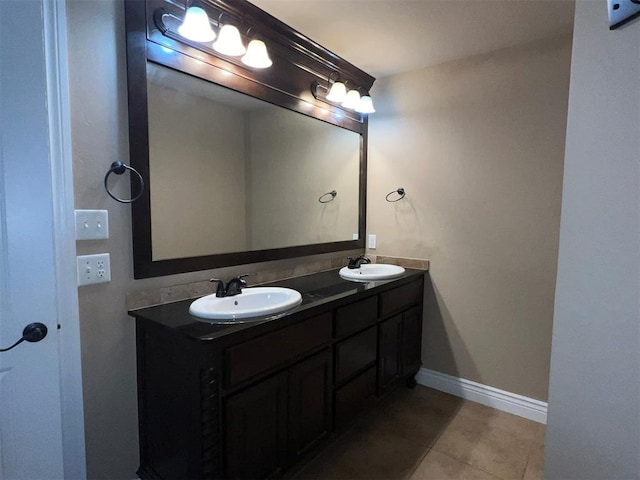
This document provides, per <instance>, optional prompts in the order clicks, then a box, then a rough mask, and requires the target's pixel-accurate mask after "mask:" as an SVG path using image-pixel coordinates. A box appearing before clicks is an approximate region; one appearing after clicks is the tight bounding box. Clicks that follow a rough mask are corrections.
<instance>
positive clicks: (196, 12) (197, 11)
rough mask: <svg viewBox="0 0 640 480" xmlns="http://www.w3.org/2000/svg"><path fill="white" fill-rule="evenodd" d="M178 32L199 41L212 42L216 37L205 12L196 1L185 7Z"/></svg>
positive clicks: (189, 38)
mask: <svg viewBox="0 0 640 480" xmlns="http://www.w3.org/2000/svg"><path fill="white" fill-rule="evenodd" d="M178 33H179V34H180V35H181V36H183V37H184V38H186V39H188V40H192V41H194V42H201V43H205V42H212V41H213V40H214V39H215V38H216V32H214V31H213V29H212V28H211V23H210V22H209V16H208V15H207V12H205V11H204V9H203V8H202V7H201V6H200V5H199V4H198V3H197V2H194V3H192V4H191V6H190V7H189V8H187V11H186V13H185V15H184V20H183V21H182V24H181V25H180V26H179V27H178Z"/></svg>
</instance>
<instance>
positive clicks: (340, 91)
mask: <svg viewBox="0 0 640 480" xmlns="http://www.w3.org/2000/svg"><path fill="white" fill-rule="evenodd" d="M333 75H335V76H336V80H335V81H334V82H333V83H331V77H332V76H333ZM338 75H339V74H338V72H332V73H331V75H329V79H328V81H327V86H326V87H325V86H324V85H322V84H321V83H319V82H318V81H313V82H311V94H312V95H313V97H314V98H316V99H318V100H321V101H323V102H327V103H329V102H330V103H332V104H338V105H340V106H341V107H342V108H349V109H351V110H355V111H356V112H358V113H364V114H369V113H374V112H375V111H376V110H375V108H373V100H372V99H371V96H370V95H369V92H367V91H366V90H364V89H363V91H364V92H365V94H364V95H363V96H362V97H361V96H360V88H361V87H355V88H349V91H348V92H347V87H346V84H348V83H350V82H349V81H345V82H342V81H341V80H340V77H339V76H338ZM323 91H324V92H326V94H323V93H322V92H323Z"/></svg>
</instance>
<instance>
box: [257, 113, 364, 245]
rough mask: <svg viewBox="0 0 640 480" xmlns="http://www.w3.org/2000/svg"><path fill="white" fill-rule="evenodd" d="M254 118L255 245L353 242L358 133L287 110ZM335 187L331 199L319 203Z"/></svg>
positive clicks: (357, 186) (357, 169) (357, 172)
mask: <svg viewBox="0 0 640 480" xmlns="http://www.w3.org/2000/svg"><path fill="white" fill-rule="evenodd" d="M250 118H251V120H250V121H251V129H250V130H251V139H250V154H249V165H250V166H249V167H248V168H249V170H250V172H251V181H250V182H251V183H250V187H249V188H248V191H250V192H251V201H250V214H249V215H250V218H251V225H252V228H251V245H252V247H253V249H256V250H259V249H262V248H273V246H274V245H282V244H283V239H286V242H287V243H286V244H287V245H304V244H308V243H321V242H335V241H343V240H351V239H352V238H353V234H354V233H358V198H359V197H358V195H359V172H360V168H359V167H360V165H359V159H360V136H359V135H358V134H357V133H354V132H350V131H348V130H344V129H341V128H336V127H334V126H332V125H329V124H326V123H322V122H318V121H317V120H315V119H312V118H309V117H305V116H303V115H297V114H293V113H292V112H290V111H287V110H279V111H274V110H273V109H269V110H265V111H257V112H254V113H252V114H251V117H250ZM273 185H279V186H280V188H281V194H280V195H274V189H273V187H272V186H273ZM332 190H335V191H336V192H338V194H337V195H336V197H335V199H334V200H333V201H331V202H329V203H325V204H321V203H319V202H318V198H319V197H320V195H322V194H324V193H326V192H330V191H332ZM329 198H330V197H329ZM326 199H327V198H326V197H325V198H324V200H326Z"/></svg>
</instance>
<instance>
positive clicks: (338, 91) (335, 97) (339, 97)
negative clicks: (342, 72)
mask: <svg viewBox="0 0 640 480" xmlns="http://www.w3.org/2000/svg"><path fill="white" fill-rule="evenodd" d="M333 73H336V72H333ZM329 81H331V75H329ZM325 98H326V99H327V100H329V101H330V102H335V103H342V102H344V100H345V99H346V98H347V87H346V86H345V84H344V83H343V82H341V81H340V77H338V74H337V73H336V80H335V81H334V82H333V85H331V88H330V89H329V93H327V96H326V97H325Z"/></svg>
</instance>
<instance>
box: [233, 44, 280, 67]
mask: <svg viewBox="0 0 640 480" xmlns="http://www.w3.org/2000/svg"><path fill="white" fill-rule="evenodd" d="M240 60H241V61H242V63H244V64H245V65H247V66H249V67H253V68H269V67H270V66H271V65H273V62H272V61H271V58H269V52H267V46H266V45H265V44H264V42H263V41H262V40H258V39H257V38H254V39H252V40H251V41H250V42H249V46H248V47H247V53H245V54H244V56H243V57H242V58H241V59H240Z"/></svg>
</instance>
